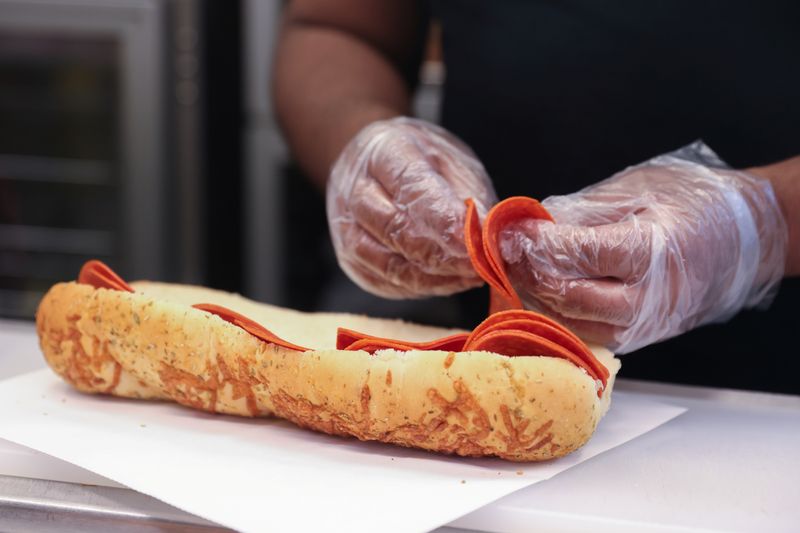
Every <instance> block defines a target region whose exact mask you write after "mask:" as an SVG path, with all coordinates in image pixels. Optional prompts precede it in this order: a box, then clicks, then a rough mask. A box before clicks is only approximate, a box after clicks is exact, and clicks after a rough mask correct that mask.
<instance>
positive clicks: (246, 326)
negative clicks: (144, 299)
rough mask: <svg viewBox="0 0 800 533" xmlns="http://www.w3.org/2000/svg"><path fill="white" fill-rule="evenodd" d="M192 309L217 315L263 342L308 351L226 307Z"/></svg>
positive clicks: (211, 305)
mask: <svg viewBox="0 0 800 533" xmlns="http://www.w3.org/2000/svg"><path fill="white" fill-rule="evenodd" d="M192 307H194V308H195V309H199V310H201V311H205V312H207V313H211V314H212V315H217V316H218V317H220V318H221V319H222V320H224V321H225V322H230V323H231V324H233V325H234V326H239V327H240V328H242V329H243V330H245V331H246V332H248V333H249V334H251V335H253V336H255V337H258V338H259V339H261V340H262V341H264V342H269V343H272V344H277V345H278V346H283V347H284V348H289V349H290V350H297V351H298V352H307V351H308V350H309V349H308V348H304V347H302V346H299V345H297V344H292V343H291V342H289V341H286V340H283V339H282V338H280V337H278V336H277V335H275V334H274V333H272V332H271V331H270V330H268V329H267V328H265V327H264V326H262V325H261V324H259V323H258V322H256V321H254V320H251V319H249V318H247V317H246V316H244V315H242V314H239V313H237V312H236V311H233V310H231V309H228V308H227V307H222V306H221V305H216V304H194V305H193V306H192Z"/></svg>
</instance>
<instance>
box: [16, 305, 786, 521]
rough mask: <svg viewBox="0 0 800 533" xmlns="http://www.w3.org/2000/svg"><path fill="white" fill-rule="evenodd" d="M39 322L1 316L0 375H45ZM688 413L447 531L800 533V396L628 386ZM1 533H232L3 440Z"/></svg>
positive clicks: (625, 387) (641, 384)
mask: <svg viewBox="0 0 800 533" xmlns="http://www.w3.org/2000/svg"><path fill="white" fill-rule="evenodd" d="M43 365H44V361H43V360H42V358H41V355H40V353H39V349H38V346H37V341H36V336H35V331H34V328H33V325H32V324H30V323H25V322H13V321H3V320H0V379H4V378H8V377H11V376H14V375H17V374H20V373H23V372H27V371H30V370H35V369H38V368H41V367H42V366H43ZM617 388H618V390H623V391H626V392H628V393H630V394H634V395H641V396H642V397H646V398H649V399H655V400H659V401H663V402H666V403H673V404H676V405H681V406H684V407H687V408H688V409H689V411H688V412H687V413H685V414H683V415H681V416H679V417H678V418H676V419H674V420H672V421H670V422H668V423H667V424H665V425H663V426H661V427H659V428H657V429H655V430H654V431H651V432H650V433H647V434H645V435H643V436H641V437H639V438H637V439H634V440H633V441H631V442H628V443H626V444H624V445H622V446H619V447H617V448H614V449H612V450H610V451H608V452H606V453H603V454H601V455H599V456H597V457H595V458H593V459H591V460H589V461H586V462H585V463H582V464H580V465H578V466H576V467H574V468H571V469H569V470H567V471H566V472H563V473H561V474H559V475H557V476H556V477H554V478H552V479H550V480H548V481H545V482H542V483H539V484H536V485H533V486H531V487H528V488H526V489H523V490H520V491H518V492H516V493H514V494H511V495H509V496H507V497H505V498H502V499H501V500H498V501H497V502H494V503H493V504H490V505H487V506H486V507H483V508H482V509H479V510H477V511H475V512H473V513H471V514H469V515H467V516H465V517H462V518H460V519H458V520H456V521H454V522H452V523H451V524H449V526H448V527H444V528H441V529H440V530H439V531H441V532H442V533H445V532H449V533H453V532H455V531H464V530H480V531H498V532H509V533H511V532H523V531H533V530H541V531H589V530H591V531H592V532H593V533H597V532H598V531H616V532H619V531H622V532H625V531H637V532H638V531H645V532H646V531H658V532H664V531H682V532H687V531H767V530H768V531H796V530H797V527H798V526H797V524H798V523H800V505H798V504H800V483H798V480H800V455H798V452H800V396H789V395H775V394H763V393H753V392H744V391H730V390H718V389H709V388H702V387H684V386H677V385H664V384H655V383H646V382H636V381H626V380H620V381H619V382H618V384H617ZM0 530H2V531H227V530H225V529H223V528H219V527H218V526H216V525H215V524H213V523H211V522H208V521H206V520H203V519H201V518H198V517H195V516H193V515H190V514H187V513H185V512H183V511H181V510H179V509H176V508H174V507H172V506H169V505H167V504H165V503H163V502H160V501H158V500H155V499H153V498H150V497H148V496H145V495H143V494H140V493H137V492H135V491H132V490H130V489H127V488H124V487H122V486H120V485H118V484H116V483H114V482H113V481H110V480H107V479H105V478H102V477H100V476H97V475H96V474H93V473H91V472H88V471H86V470H83V469H81V468H78V467H76V466H74V465H70V464H68V463H65V462H63V461H60V460H58V459H55V458H53V457H49V456H46V455H43V454H40V453H38V452H35V451H33V450H29V449H27V448H24V447H21V446H17V445H15V444H12V443H9V442H7V441H3V440H0Z"/></svg>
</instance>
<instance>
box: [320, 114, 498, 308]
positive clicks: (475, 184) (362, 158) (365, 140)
mask: <svg viewBox="0 0 800 533" xmlns="http://www.w3.org/2000/svg"><path fill="white" fill-rule="evenodd" d="M467 198H473V199H474V200H475V202H476V206H477V207H478V212H479V214H480V215H485V214H486V212H487V211H488V209H489V208H490V207H491V206H492V205H493V204H494V203H495V202H496V201H497V199H496V195H495V192H494V189H493V187H492V183H491V181H490V179H489V176H488V175H487V174H486V171H485V170H484V168H483V165H482V164H481V163H480V161H478V159H477V158H476V157H475V154H474V153H473V152H472V151H471V150H470V149H469V148H468V147H467V146H466V145H465V144H464V143H463V142H461V141H460V140H458V139H457V138H455V137H454V136H453V135H452V134H450V133H448V132H447V131H445V130H444V129H442V128H440V127H438V126H435V125H433V124H430V123H427V122H425V121H422V120H417V119H411V118H406V117H399V118H394V119H391V120H384V121H378V122H374V123H372V124H370V125H369V126H367V127H366V128H364V129H363V130H361V131H360V132H359V133H358V134H357V135H356V136H355V137H354V138H353V140H351V141H350V143H349V144H348V145H347V146H346V147H345V149H344V151H343V152H342V154H341V155H340V156H339V158H338V160H337V161H336V163H335V164H334V166H333V169H332V170H331V174H330V178H329V180H328V190H327V212H328V224H329V227H330V232H331V238H332V240H333V245H334V248H335V250H336V257H337V258H338V261H339V265H340V266H341V267H342V269H343V270H344V271H345V272H346V273H347V275H348V276H350V278H351V279H352V280H353V281H354V282H356V284H358V285H359V286H360V287H361V288H363V289H365V290H367V291H369V292H372V293H374V294H377V295H379V296H383V297H386V298H418V297H424V296H433V295H439V296H441V295H448V294H453V293H455V292H459V291H463V290H466V289H469V288H472V287H476V286H478V285H481V284H482V280H481V279H480V277H478V275H477V274H476V272H475V270H474V269H473V268H472V264H471V263H470V260H469V255H468V253H467V249H466V246H465V244H464V217H465V213H466V208H465V206H464V200H465V199H467Z"/></svg>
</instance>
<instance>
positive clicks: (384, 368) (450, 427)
mask: <svg viewBox="0 0 800 533" xmlns="http://www.w3.org/2000/svg"><path fill="white" fill-rule="evenodd" d="M134 288H135V289H136V291H137V292H135V293H128V292H121V291H113V290H106V289H95V288H93V287H91V286H89V285H82V284H78V283H74V282H72V283H60V284H57V285H55V286H54V287H53V288H52V289H51V290H50V291H49V292H48V293H47V295H46V296H45V297H44V299H43V300H42V302H41V304H40V306H39V310H38V313H37V317H36V324H37V331H38V334H39V338H40V344H41V348H42V351H43V353H44V356H45V358H46V359H47V362H48V363H49V365H50V366H51V367H52V369H53V370H54V371H55V372H56V373H57V374H58V375H60V376H61V377H62V378H63V379H64V380H66V381H67V382H68V383H70V384H72V385H73V386H75V387H76V388H77V389H79V390H81V391H83V392H88V393H101V394H112V395H116V396H123V397H131V398H142V399H161V400H172V401H175V402H178V403H180V404H183V405H186V406H189V407H192V408H196V409H201V410H204V411H212V412H217V413H226V414H233V415H240V416H248V417H255V416H278V417H281V418H284V419H286V420H289V421H291V422H294V423H295V424H297V425H299V426H302V427H307V428H311V429H314V430H317V431H322V432H325V433H330V434H334V435H343V436H353V437H356V438H358V439H361V440H377V441H382V442H387V443H392V444H397V445H401V446H408V447H414V448H422V449H426V450H432V451H436V452H442V453H452V454H458V455H463V456H497V457H502V458H504V459H508V460H512V461H540V460H546V459H552V458H555V457H560V456H563V455H566V454H567V453H570V452H572V451H574V450H575V449H577V448H579V447H580V446H582V445H583V444H585V443H586V441H588V440H589V438H590V437H591V435H592V433H593V432H594V430H595V428H596V426H597V424H598V422H599V421H600V419H601V418H602V416H603V415H604V414H605V413H606V411H607V410H608V407H609V401H610V398H611V390H612V388H613V383H614V375H615V374H616V372H617V370H618V368H619V362H618V360H617V359H615V358H614V357H613V355H612V354H611V353H610V352H608V351H606V350H604V349H602V348H596V347H592V348H593V351H594V352H595V354H596V355H597V356H598V358H599V359H600V361H601V362H602V363H603V364H605V365H606V366H607V367H608V368H609V371H610V372H611V378H610V379H609V381H608V387H607V390H606V391H605V393H604V394H603V396H602V397H601V398H598V396H597V389H596V383H595V382H594V380H592V378H591V377H589V376H588V375H587V374H586V373H585V372H584V371H583V370H581V369H579V368H577V367H576V366H574V365H573V364H571V363H569V362H567V361H564V360H562V359H556V358H552V357H541V356H532V357H506V356H502V355H497V354H493V353H488V352H460V353H453V352H443V351H424V352H423V351H410V352H397V351H394V350H385V351H382V352H378V353H377V354H376V355H374V356H373V355H369V354H368V353H366V352H362V351H355V352H349V351H338V350H335V349H333V344H334V343H335V325H343V326H347V327H352V328H353V329H360V330H361V331H365V332H367V333H371V334H376V335H384V336H390V335H391V332H396V335H395V336H396V337H398V338H405V339H408V340H424V339H430V338H434V337H437V336H439V335H441V334H447V333H449V331H446V330H438V329H435V328H425V327H422V326H415V325H410V324H405V323H402V322H400V321H388V320H380V319H371V318H367V317H358V316H354V315H345V314H321V313H319V314H312V313H308V314H305V313H299V312H296V311H291V310H286V309H280V308H276V307H273V306H267V305H265V304H257V303H255V302H251V301H249V300H246V299H244V298H242V297H239V296H236V295H231V294H227V293H222V292H219V291H212V290H210V289H203V288H200V287H188V286H179V285H169V284H157V283H146V282H139V283H135V284H134ZM199 302H204V303H218V304H220V305H225V306H227V307H230V308H232V309H234V310H237V311H239V312H242V313H246V314H248V316H251V317H253V318H254V319H256V320H259V318H260V319H262V320H269V322H266V321H262V323H263V324H264V325H265V326H267V327H268V328H270V329H273V327H274V331H276V332H278V333H279V334H281V332H280V331H279V329H278V327H279V326H281V324H284V325H285V327H286V328H289V331H292V332H294V334H295V335H299V334H301V333H303V334H304V335H305V336H306V337H308V338H297V337H296V336H295V337H294V338H290V337H285V338H287V340H290V341H292V342H296V343H298V344H301V345H306V346H313V347H315V348H316V347H319V349H317V350H314V351H310V352H305V353H303V352H297V351H293V350H288V349H285V348H282V347H279V346H276V345H274V344H269V343H265V342H263V341H260V340H259V339H257V338H255V337H253V336H252V335H250V334H248V333H246V332H244V331H243V330H241V329H240V328H238V327H236V326H233V325H231V324H229V323H227V322H225V321H223V320H221V319H220V318H218V317H216V316H214V315H211V314H209V313H206V312H204V311H200V310H197V309H193V308H192V307H190V305H189V303H199ZM322 339H324V340H322Z"/></svg>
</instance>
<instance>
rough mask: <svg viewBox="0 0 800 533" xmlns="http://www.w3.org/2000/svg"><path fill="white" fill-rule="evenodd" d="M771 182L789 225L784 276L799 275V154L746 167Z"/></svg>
mask: <svg viewBox="0 0 800 533" xmlns="http://www.w3.org/2000/svg"><path fill="white" fill-rule="evenodd" d="M748 170H749V171H750V172H752V173H753V174H756V175H757V176H761V177H762V178H766V179H768V180H769V181H770V182H772V188H773V189H774V190H775V195H776V196H777V198H778V204H779V205H780V206H781V210H782V211H783V217H784V218H785V219H786V224H787V225H788V226H789V246H788V248H787V251H786V252H787V253H786V274H785V275H786V276H787V277H791V276H799V275H800V156H797V157H793V158H791V159H786V160H785V161H780V162H778V163H773V164H771V165H766V166H763V167H756V168H751V169H748Z"/></svg>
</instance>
